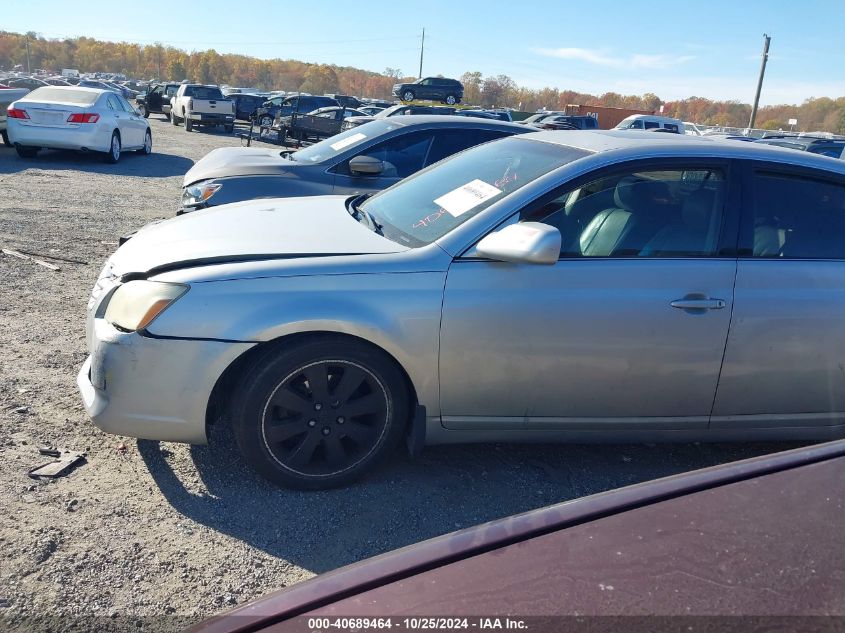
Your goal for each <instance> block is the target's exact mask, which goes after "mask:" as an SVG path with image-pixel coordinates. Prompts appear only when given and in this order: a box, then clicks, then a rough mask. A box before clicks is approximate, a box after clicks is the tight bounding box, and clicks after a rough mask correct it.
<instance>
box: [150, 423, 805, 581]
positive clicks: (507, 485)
mask: <svg viewBox="0 0 845 633" xmlns="http://www.w3.org/2000/svg"><path fill="white" fill-rule="evenodd" d="M213 431H214V432H213V434H212V438H211V440H212V442H211V444H210V445H209V446H192V447H191V455H192V457H193V460H194V463H195V465H196V468H197V471H198V473H199V475H200V477H201V478H202V480H203V482H204V483H205V485H206V487H207V489H208V491H209V494H208V495H205V496H199V495H196V494H194V493H192V492H189V491H188V490H187V489H186V488H185V487H184V486H183V484H182V482H181V481H180V480H179V478H178V477H177V476H176V474H175V473H174V472H173V471H172V469H171V468H170V466H169V465H168V463H167V462H166V461H165V458H164V455H163V454H162V453H161V450H160V447H159V443H158V442H153V441H148V440H139V441H138V450H139V453H140V454H141V457H142V458H143V460H144V462H145V463H146V465H147V467H148V468H149V470H150V473H151V474H152V476H153V479H154V480H155V482H156V483H157V485H158V487H159V489H160V490H161V492H162V494H163V495H164V496H165V498H166V499H167V500H168V502H170V503H171V504H172V506H173V507H174V508H175V509H176V510H177V511H178V512H180V513H181V514H183V515H184V516H186V517H189V518H190V519H193V520H194V521H197V522H198V523H200V524H203V525H206V526H208V527H210V528H212V529H214V530H217V531H219V532H221V533H224V534H228V535H230V536H232V537H234V538H237V539H240V540H242V541H243V542H245V543H247V544H249V545H251V546H253V547H256V548H258V549H260V550H263V551H265V552H267V553H268V554H270V555H272V556H275V557H278V558H281V559H284V560H287V561H289V562H291V563H293V564H296V565H298V566H300V567H302V568H304V569H307V570H309V571H312V572H315V573H322V572H325V571H329V570H331V569H334V568H336V567H339V566H341V565H345V564H348V563H352V562H355V561H358V560H361V559H363V558H367V557H369V556H373V555H376V554H380V553H383V552H386V551H389V550H392V549H395V548H397V547H402V546H405V545H409V544H412V543H416V542H417V541H420V540H424V539H428V538H431V537H434V536H438V535H440V534H445V533H447V532H452V531H454V530H456V529H460V528H465V527H470V526H472V525H475V524H477V523H482V522H485V521H490V520H493V519H497V518H500V517H504V516H508V515H510V514H515V513H518V512H525V511H527V510H532V509H534V508H539V507H542V506H546V505H549V504H552V503H557V502H560V501H566V500H569V499H574V498H577V497H582V496H585V495H589V494H594V493H597V492H602V491H605V490H610V489H613V488H618V487H621V486H626V485H629V484H633V483H637V482H641V481H647V480H649V479H656V478H659V477H665V476H667V475H672V474H675V473H680V472H686V471H689V470H694V469H697V468H704V467H706V466H712V465H715V464H720V463H724V462H730V461H736V460H739V459H744V458H747V457H753V456H756V455H763V454H766V453H773V452H777V451H781V450H786V449H789V448H795V447H797V446H799V444H783V443H766V444H761V443H756V444H675V445H672V444H657V445H642V444H639V445H620V446H610V445H595V446H582V445H554V446H540V445H482V446H437V447H429V448H426V449H425V451H424V453H423V455H422V456H421V457H419V458H417V459H411V458H410V457H408V456H407V455H405V454H402V453H397V454H396V455H395V456H394V457H393V458H392V459H390V460H388V462H387V463H386V464H385V465H384V467H382V468H381V469H379V470H378V471H377V472H375V473H373V474H372V475H371V476H369V477H368V478H365V479H364V480H363V481H361V482H359V483H357V484H354V485H352V486H350V487H348V488H343V489H338V490H330V491H322V492H296V491H292V490H284V489H280V488H277V487H275V486H273V485H272V484H270V483H268V482H266V481H265V480H263V479H262V478H260V477H259V476H258V475H256V474H255V473H254V472H253V471H252V470H251V469H249V468H248V467H247V466H246V465H245V464H244V462H243V461H242V460H241V458H240V455H239V454H238V452H237V449H236V448H235V443H234V438H233V437H232V435H231V431H230V430H229V429H228V428H227V427H222V428H218V427H215V428H214V429H213Z"/></svg>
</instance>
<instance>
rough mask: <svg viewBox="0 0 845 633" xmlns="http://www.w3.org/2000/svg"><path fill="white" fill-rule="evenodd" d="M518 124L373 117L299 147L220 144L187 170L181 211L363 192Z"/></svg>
mask: <svg viewBox="0 0 845 633" xmlns="http://www.w3.org/2000/svg"><path fill="white" fill-rule="evenodd" d="M529 131H530V130H528V129H526V128H525V127H523V126H518V125H514V124H512V123H501V122H499V121H487V120H484V119H473V120H468V119H464V118H458V117H434V116H415V117H395V118H391V119H384V120H378V121H372V122H370V123H367V124H365V125H362V126H361V127H356V128H355V129H354V130H348V131H346V132H343V133H341V134H338V135H337V136H333V137H331V138H329V139H327V140H324V141H322V142H320V143H317V144H315V145H311V146H310V147H306V148H304V149H301V150H299V151H297V152H289V151H285V152H279V150H278V149H269V148H257V147H255V148H239V147H234V148H231V147H230V148H219V149H216V150H213V151H211V152H209V153H208V154H207V155H206V156H205V157H204V158H202V159H201V160H199V161H198V162H197V163H196V164H195V165H194V166H193V167H191V169H190V170H189V171H188V173H187V174H185V178H184V180H183V189H182V191H183V193H182V201H181V206H180V208H179V213H180V214H181V213H186V212H189V211H195V210H197V209H204V208H208V207H212V206H219V205H223V204H230V203H232V202H240V201H243V200H251V199H255V198H278V197H290V196H316V195H328V194H346V195H349V194H365V193H373V192H376V191H380V190H381V189H385V188H387V187H389V186H390V185H392V184H395V183H397V182H399V181H400V180H401V179H402V178H406V177H408V176H410V175H411V174H413V173H416V172H417V171H419V170H420V169H423V168H424V167H426V166H428V165H431V164H433V163H436V162H437V161H439V160H441V159H443V158H446V157H447V156H451V155H452V154H455V153H457V152H459V151H462V150H464V149H466V148H468V147H473V146H475V145H478V144H480V143H485V142H487V141H491V140H494V139H498V138H504V137H506V136H510V135H512V134H523V133H526V132H529Z"/></svg>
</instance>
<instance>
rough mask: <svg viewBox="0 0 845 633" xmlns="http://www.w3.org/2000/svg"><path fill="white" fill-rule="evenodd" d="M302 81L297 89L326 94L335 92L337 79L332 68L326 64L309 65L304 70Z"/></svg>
mask: <svg viewBox="0 0 845 633" xmlns="http://www.w3.org/2000/svg"><path fill="white" fill-rule="evenodd" d="M303 79H304V81H303V82H302V85H301V86H299V89H300V90H301V91H302V92H310V93H311V94H318V95H321V94H327V93H334V92H337V89H338V79H337V73H336V72H335V71H334V68H332V67H331V66H328V65H326V64H320V65H319V66H311V68H309V69H308V70H306V71H305V76H304V77H303Z"/></svg>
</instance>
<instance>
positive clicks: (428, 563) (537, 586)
mask: <svg viewBox="0 0 845 633" xmlns="http://www.w3.org/2000/svg"><path fill="white" fill-rule="evenodd" d="M843 509H845V441H838V442H832V443H829V444H824V445H818V446H812V447H807V448H801V449H797V450H793V451H788V452H784V453H778V454H775V455H770V456H765V457H759V458H755V459H751V460H746V461H742V462H737V463H733V464H727V465H724V466H717V467H713V468H708V469H705V470H700V471H695V472H692V473H687V474H682V475H676V476H674V477H669V478H666V479H661V480H657V481H654V482H649V483H645V484H640V485H636V486H630V487H627V488H622V489H620V490H615V491H611V492H607V493H602V494H598V495H594V496H591V497H585V498H583V499H578V500H575V501H570V502H566V503H561V504H558V505H554V506H550V507H548V508H543V509H540V510H535V511H533V512H528V513H525V514H521V515H516V516H513V517H509V518H506V519H502V520H500V521H494V522H491V523H487V524H483V525H480V526H477V527H474V528H470V529H467V530H463V531H461V532H456V533H453V534H447V535H445V536H442V537H438V538H435V539H432V540H429V541H425V542H423V543H420V544H418V545H413V546H410V547H406V548H404V549H400V550H397V551H395V552H391V553H388V554H384V555H382V556H378V557H375V558H372V559H369V560H366V561H363V562H361V563H357V564H354V565H350V566H348V567H344V568H341V569H339V570H337V571H334V572H331V573H328V574H324V575H322V576H318V577H317V578H314V579H312V580H310V581H307V582H304V583H301V584H298V585H295V586H293V587H291V588H289V589H285V590H283V591H280V592H277V593H274V594H271V595H269V596H266V597H264V598H262V599H259V600H257V601H255V602H253V603H251V604H247V605H245V606H243V607H239V608H237V609H234V610H232V611H230V612H228V613H225V614H222V615H220V616H217V617H215V618H212V619H210V620H208V621H206V622H204V623H201V624H199V625H197V626H196V627H194V628H193V629H191V631H194V632H199V631H202V632H203V633H234V632H235V631H263V630H273V631H305V630H312V629H309V628H308V626H307V624H308V618H310V617H314V616H318V617H329V618H332V619H333V618H335V617H350V616H351V617H370V618H373V617H386V616H393V617H394V627H396V624H395V623H396V622H397V621H398V619H397V616H398V617H401V616H409V615H410V616H446V617H448V616H476V617H475V619H473V620H471V621H470V630H472V629H476V630H477V629H478V628H479V626H478V624H476V626H473V625H472V622H480V621H479V619H478V617H477V616H483V617H488V618H492V617H495V616H500V617H503V616H573V615H582V616H595V615H605V616H606V615H626V616H630V615H647V616H655V615H657V616H678V615H684V616H696V615H710V616H737V615H741V616H769V617H771V616H831V615H834V616H840V617H842V616H845V529H843V526H842V524H843ZM296 616H308V617H307V618H296ZM294 618H295V619H294ZM825 621H830V619H829V618H827V619H826V620H825ZM837 621H838V622H839V623H840V624H843V623H845V619H841V620H837ZM547 622H548V621H547ZM791 622H792V623H793V624H794V625H796V626H798V624H799V623H798V622H797V621H795V620H791ZM630 624H631V623H629V625H630ZM723 624H724V623H723ZM532 625H533V627H532ZM549 627H550V628H549ZM549 627H546V626H542V627H541V626H540V625H539V624H538V623H537V622H536V621H535V622H531V621H529V623H528V628H529V630H534V631H537V630H555V629H560V630H563V629H566V628H567V625H566V624H565V623H561V622H558V623H557V625H554V624H552V625H549ZM784 627H785V628H784ZM503 628H504V621H503ZM634 628H637V627H634ZM744 628H745V629H748V627H744ZM752 628H753V627H752ZM781 628H782V629H783V630H796V629H795V627H794V626H792V625H790V624H787V623H782V627H781ZM799 628H800V627H799ZM705 629H706V630H711V629H707V628H706V627H705ZM320 630H330V629H320ZM364 630H366V629H364ZM400 630H405V629H402V628H400ZM579 630H585V629H583V628H581V629H579ZM605 630H607V629H605ZM613 630H623V629H613ZM628 630H631V628H630V626H629V628H628ZM637 630H641V629H640V628H637ZM713 630H717V629H713ZM718 630H725V627H724V626H721V629H718ZM733 630H738V629H733ZM824 630H834V629H824ZM835 630H841V629H835Z"/></svg>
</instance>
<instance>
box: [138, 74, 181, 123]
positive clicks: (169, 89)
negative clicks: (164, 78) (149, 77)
mask: <svg viewBox="0 0 845 633" xmlns="http://www.w3.org/2000/svg"><path fill="white" fill-rule="evenodd" d="M180 85H182V84H178V83H165V84H150V86H149V89H148V90H147V92H144V93H141V94H139V95H138V96H137V97H135V103H136V104H138V105H137V107H138V110H139V111H140V112H141V114H143V115H144V118H145V119H146V118H148V117H149V116H150V115H151V114H163V115H164V116H165V117H166V118H168V119H169V118H170V99H172V98H173V97H175V96H176V93H177V92H178V90H179V86H180Z"/></svg>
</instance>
